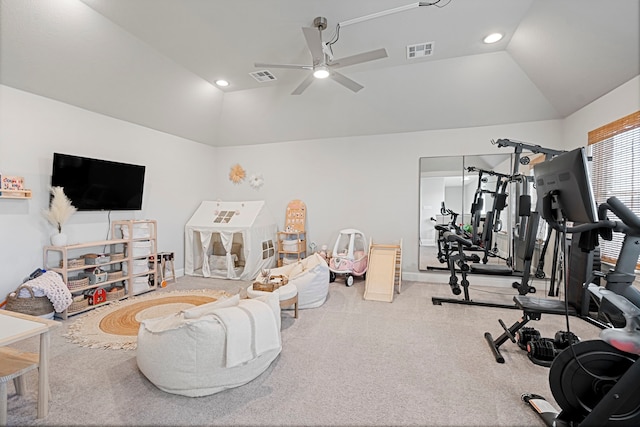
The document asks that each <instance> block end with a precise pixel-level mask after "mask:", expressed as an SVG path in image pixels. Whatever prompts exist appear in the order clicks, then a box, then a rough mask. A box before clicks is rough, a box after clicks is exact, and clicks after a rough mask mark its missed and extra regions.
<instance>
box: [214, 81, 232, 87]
mask: <svg viewBox="0 0 640 427" xmlns="http://www.w3.org/2000/svg"><path fill="white" fill-rule="evenodd" d="M216 84H217V85H218V86H220V87H227V86H229V82H228V81H226V80H216Z"/></svg>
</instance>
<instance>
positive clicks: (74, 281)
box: [67, 277, 89, 291]
mask: <svg viewBox="0 0 640 427" xmlns="http://www.w3.org/2000/svg"><path fill="white" fill-rule="evenodd" d="M87 286H89V278H88V277H73V278H71V277H69V281H68V283H67V287H68V288H69V290H70V291H73V290H75V289H80V288H84V287H87Z"/></svg>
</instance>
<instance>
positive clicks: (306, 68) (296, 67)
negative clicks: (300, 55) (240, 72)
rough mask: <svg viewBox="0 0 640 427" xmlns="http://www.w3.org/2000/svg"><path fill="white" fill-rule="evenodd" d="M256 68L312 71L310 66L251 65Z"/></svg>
mask: <svg viewBox="0 0 640 427" xmlns="http://www.w3.org/2000/svg"><path fill="white" fill-rule="evenodd" d="M253 66H254V67H257V68H292V69H295V70H313V67H312V66H311V65H298V64H266V63H264V62H256V63H255V64H253Z"/></svg>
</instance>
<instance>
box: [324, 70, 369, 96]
mask: <svg viewBox="0 0 640 427" xmlns="http://www.w3.org/2000/svg"><path fill="white" fill-rule="evenodd" d="M311 77H313V74H312V75H311ZM329 77H331V78H332V79H333V80H335V81H336V82H338V83H340V84H341V85H342V86H344V87H346V88H347V89H351V90H352V91H354V92H358V91H359V90H360V89H362V88H364V86H362V85H361V84H360V83H356V82H354V81H353V80H351V79H350V78H349V77H347V76H345V75H343V74H340V73H339V72H337V71H331V75H330V76H329Z"/></svg>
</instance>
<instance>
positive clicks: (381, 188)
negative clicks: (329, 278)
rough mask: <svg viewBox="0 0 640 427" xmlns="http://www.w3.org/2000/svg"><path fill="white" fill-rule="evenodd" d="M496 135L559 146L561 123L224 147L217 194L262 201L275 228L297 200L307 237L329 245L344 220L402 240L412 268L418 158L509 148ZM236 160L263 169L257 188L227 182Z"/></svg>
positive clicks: (377, 237) (387, 239) (379, 237)
mask: <svg viewBox="0 0 640 427" xmlns="http://www.w3.org/2000/svg"><path fill="white" fill-rule="evenodd" d="M498 138H512V139H517V140H521V141H527V142H530V143H533V144H540V145H544V146H546V147H559V146H561V122H559V121H543V122H531V123H521V124H513V125H501V126H487V127H478V128H465V129H452V130H440V131H427V132H413V133H402V134H392V135H375V136H370V137H351V138H331V139H321V140H309V141H295V142H282V143H274V144H267V145H253V146H242V147H223V148H219V149H218V152H217V156H216V169H217V175H216V179H217V180H219V184H220V185H219V189H220V194H219V195H218V196H217V197H219V198H221V199H223V200H266V202H267V206H268V207H269V209H270V210H271V211H272V213H273V214H274V216H275V217H276V219H277V220H278V221H279V226H280V228H282V227H283V225H284V216H285V209H286V205H287V203H288V202H289V201H290V200H292V199H301V200H303V201H304V202H305V203H306V204H307V215H308V220H307V230H308V235H309V240H310V241H313V242H315V243H316V244H318V245H321V244H328V245H329V246H332V245H333V243H334V242H335V239H336V237H337V233H338V231H339V230H340V229H343V228H347V227H354V228H357V229H359V230H361V231H363V232H364V233H365V235H366V236H367V238H372V239H373V240H374V242H380V243H395V242H397V241H398V240H399V239H403V251H404V254H403V270H404V271H405V272H409V273H417V271H418V243H419V242H418V238H419V223H418V215H419V207H418V201H419V189H418V184H419V159H420V157H430V156H446V155H461V154H500V153H503V152H504V150H507V149H501V148H497V147H496V146H494V145H492V144H491V143H490V140H491V139H498ZM236 163H239V164H240V165H241V166H243V167H244V168H245V169H246V170H247V173H248V174H249V175H251V174H253V173H262V174H263V176H264V179H265V184H264V186H263V187H262V188H261V189H260V190H257V191H256V190H254V189H252V188H251V187H249V185H248V184H247V183H246V182H245V183H242V184H233V183H231V182H230V181H229V178H228V173H229V170H230V168H231V166H232V165H234V164H236ZM405 277H407V278H410V277H411V276H410V275H409V276H407V275H406V274H405Z"/></svg>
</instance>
